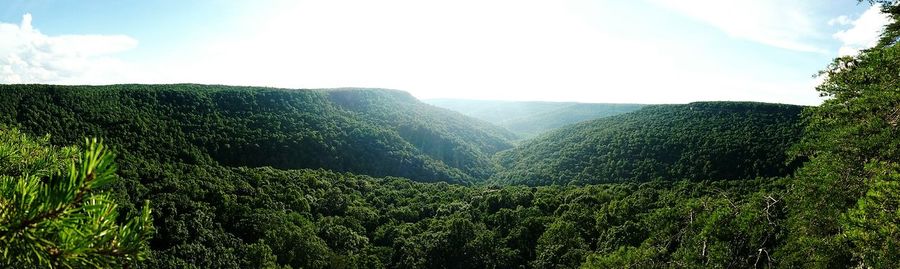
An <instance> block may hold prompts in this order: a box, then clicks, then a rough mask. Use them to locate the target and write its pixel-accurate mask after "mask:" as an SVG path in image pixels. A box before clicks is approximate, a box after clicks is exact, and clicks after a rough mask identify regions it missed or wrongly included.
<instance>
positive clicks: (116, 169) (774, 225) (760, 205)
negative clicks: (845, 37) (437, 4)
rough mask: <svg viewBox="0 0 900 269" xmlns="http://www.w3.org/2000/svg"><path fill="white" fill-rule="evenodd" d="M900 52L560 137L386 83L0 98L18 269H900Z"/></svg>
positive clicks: (26, 89) (3, 216)
mask: <svg viewBox="0 0 900 269" xmlns="http://www.w3.org/2000/svg"><path fill="white" fill-rule="evenodd" d="M884 12H886V13H887V14H889V15H890V16H892V18H894V19H897V18H898V17H900V6H898V5H885V7H884ZM898 40H900V23H898V22H894V23H892V24H889V25H887V26H886V30H885V32H884V34H883V36H882V39H881V40H880V42H879V43H878V45H876V46H875V47H873V48H871V49H867V50H864V51H862V52H861V53H860V54H859V55H857V56H845V57H840V58H837V59H834V61H833V62H832V63H831V64H830V65H828V66H827V67H825V69H824V70H823V71H821V73H820V74H819V77H820V78H822V80H823V81H822V83H821V84H820V85H819V86H818V87H817V91H818V92H819V93H820V94H821V95H822V96H823V97H826V99H825V101H824V102H823V103H822V104H821V105H819V106H810V107H803V106H795V105H785V104H770V103H757V102H726V101H717V102H695V103H689V104H672V105H633V106H629V107H623V108H621V110H620V109H610V110H605V111H607V112H609V113H608V114H604V115H602V116H597V115H598V114H591V115H593V116H591V117H590V118H591V119H590V120H587V121H581V122H577V123H576V121H580V120H584V119H588V118H580V119H579V120H564V121H566V123H560V122H563V120H560V117H550V116H547V117H543V118H540V117H536V116H535V118H533V120H537V121H541V122H543V123H544V125H540V124H535V123H529V124H525V125H529V126H533V127H534V126H540V128H539V129H540V130H539V131H538V129H534V130H523V129H512V128H509V127H508V126H503V125H502V124H496V123H495V122H491V121H490V120H486V119H476V118H472V117H469V116H466V115H463V114H462V113H459V112H454V111H451V110H448V109H444V108H439V107H437V106H433V105H429V104H426V103H424V102H422V101H419V100H417V99H416V98H414V97H413V96H412V95H410V94H408V93H406V92H402V91H397V90H387V89H368V88H341V89H279V88H265V87H238V86H223V85H199V84H171V85H145V84H127V85H108V86H62V85H43V84H18V85H0V267H2V268H898V267H900V211H898V209H900V127H898V124H900V73H898V72H897V70H900V46H898V45H897V41H898ZM520 105H521V104H520ZM531 109H532V111H541V110H543V111H544V112H541V113H545V114H546V113H551V114H552V113H561V114H552V115H563V114H566V113H562V112H559V111H557V109H558V108H546V107H539V106H537V105H536V106H535V107H533V108H531ZM553 111H556V112H553ZM594 111H596V110H594ZM573 113H574V112H573ZM592 113H593V112H592ZM551 114H547V115H551ZM569 115H574V114H569ZM573 118H576V117H573ZM538 133H540V134H538ZM523 137H530V138H529V139H525V140H521V139H522V138H523Z"/></svg>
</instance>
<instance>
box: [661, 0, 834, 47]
mask: <svg viewBox="0 0 900 269" xmlns="http://www.w3.org/2000/svg"><path fill="white" fill-rule="evenodd" d="M652 1H653V2H654V3H656V4H659V5H661V6H663V7H666V8H669V9H671V10H673V11H676V12H678V13H681V14H683V15H685V16H688V17H691V18H693V19H695V20H698V21H701V22H704V23H707V24H709V25H711V26H713V27H716V28H718V29H719V30H721V31H723V32H725V33H727V34H728V35H730V36H732V37H734V38H740V39H745V40H750V41H754V42H758V43H762V44H765V45H769V46H774V47H778V48H783V49H789V50H796V51H804V52H817V53H827V50H825V49H823V48H821V47H819V46H817V45H814V44H815V42H814V40H816V39H819V38H820V37H821V36H822V34H821V33H820V32H819V31H818V30H817V27H816V23H817V22H816V20H815V19H814V16H813V15H812V13H813V10H812V9H811V8H810V5H808V4H807V3H804V1H778V0H735V1H721V0H652ZM816 4H818V3H816ZM836 23H839V21H836Z"/></svg>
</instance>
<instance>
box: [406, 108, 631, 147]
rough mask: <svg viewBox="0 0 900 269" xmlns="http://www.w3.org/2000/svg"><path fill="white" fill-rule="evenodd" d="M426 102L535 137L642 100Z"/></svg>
mask: <svg viewBox="0 0 900 269" xmlns="http://www.w3.org/2000/svg"><path fill="white" fill-rule="evenodd" d="M423 101H424V102H426V103H429V104H432V105H435V106H438V107H443V108H446V109H450V110H453V111H457V112H459V113H462V114H465V115H467V116H470V117H473V118H476V119H481V120H484V121H487V122H490V123H493V124H495V125H497V126H501V127H503V128H506V129H507V130H510V131H511V132H513V133H516V134H517V135H519V137H520V138H532V137H535V136H537V135H540V134H542V133H545V132H548V131H551V130H553V129H556V128H559V127H563V126H566V125H570V124H574V123H578V122H582V121H586V120H592V119H599V118H603V117H609V116H614V115H618V114H623V113H628V112H631V111H635V110H638V109H640V108H641V107H643V106H644V105H640V104H603V103H576V102H538V101H531V102H528V101H521V102H517V101H491V100H464V99H428V100H423Z"/></svg>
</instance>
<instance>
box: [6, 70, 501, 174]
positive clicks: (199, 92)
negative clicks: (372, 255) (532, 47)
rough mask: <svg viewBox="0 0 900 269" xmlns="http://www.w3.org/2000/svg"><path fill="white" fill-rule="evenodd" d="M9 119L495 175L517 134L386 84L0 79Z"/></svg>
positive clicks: (251, 155) (346, 162)
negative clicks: (494, 158)
mask: <svg viewBox="0 0 900 269" xmlns="http://www.w3.org/2000/svg"><path fill="white" fill-rule="evenodd" d="M0 123H5V124H9V125H11V126H21V127H22V128H23V129H24V130H26V131H28V132H30V133H33V134H36V135H39V136H41V135H45V134H50V135H51V137H52V138H53V142H54V143H55V144H60V145H70V144H76V143H78V142H79V141H81V139H83V138H84V137H93V136H98V137H102V138H105V139H106V140H107V142H108V143H109V144H110V145H114V146H115V147H117V148H118V152H120V153H121V155H122V157H123V158H130V159H140V160H155V161H159V162H163V163H167V162H184V163H192V164H212V163H219V164H222V165H227V166H251V167H258V166H272V167H276V168H325V169H330V170H335V171H349V172H354V173H360V174H367V175H375V176H402V177H407V178H413V179H417V180H422V181H447V182H468V181H471V180H473V179H475V178H486V177H488V176H489V175H490V174H491V173H492V163H491V162H490V156H491V155H493V154H494V153H495V152H497V151H500V150H503V149H507V148H509V147H511V145H510V144H509V142H508V139H510V138H512V137H513V134H511V133H509V132H507V131H505V130H503V129H501V128H498V127H494V126H491V125H489V124H487V123H484V122H481V121H478V120H475V119H471V118H468V117H466V116H464V115H461V114H459V113H456V112H452V111H449V110H445V109H440V108H436V107H433V106H430V105H427V104H424V103H421V102H419V101H418V100H416V99H415V98H413V97H412V96H411V95H409V94H408V93H405V92H401V91H394V90H383V89H335V90H288V89H273V88H260V87H231V86H212V85H194V84H179V85H111V86H53V85H2V86H0Z"/></svg>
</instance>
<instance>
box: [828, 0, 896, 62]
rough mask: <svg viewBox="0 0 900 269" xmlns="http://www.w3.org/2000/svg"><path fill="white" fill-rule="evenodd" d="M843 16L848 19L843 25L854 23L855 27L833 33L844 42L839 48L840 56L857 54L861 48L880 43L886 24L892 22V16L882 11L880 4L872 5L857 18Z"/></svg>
mask: <svg viewBox="0 0 900 269" xmlns="http://www.w3.org/2000/svg"><path fill="white" fill-rule="evenodd" d="M841 17H844V18H845V20H846V21H847V23H842V25H852V26H853V27H851V28H850V29H846V30H842V31H839V32H837V33H835V34H834V35H833V37H834V38H835V39H837V40H840V41H841V43H842V44H841V48H840V49H838V55H840V56H847V55H856V54H857V53H859V51H860V50H863V49H867V48H871V47H872V46H875V45H876V44H878V38H879V37H880V36H881V32H882V31H883V30H884V26H885V25H886V24H888V22H890V18H889V17H888V16H887V14H884V13H881V6H878V5H873V6H872V7H870V8H869V9H868V10H866V12H864V13H863V14H862V15H861V16H859V18H857V19H856V20H852V21H851V20H849V18H847V17H846V16H841ZM838 18H840V17H838Z"/></svg>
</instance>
